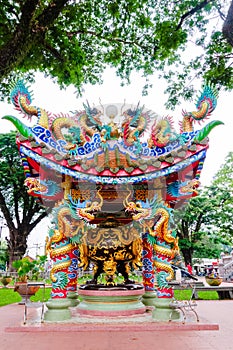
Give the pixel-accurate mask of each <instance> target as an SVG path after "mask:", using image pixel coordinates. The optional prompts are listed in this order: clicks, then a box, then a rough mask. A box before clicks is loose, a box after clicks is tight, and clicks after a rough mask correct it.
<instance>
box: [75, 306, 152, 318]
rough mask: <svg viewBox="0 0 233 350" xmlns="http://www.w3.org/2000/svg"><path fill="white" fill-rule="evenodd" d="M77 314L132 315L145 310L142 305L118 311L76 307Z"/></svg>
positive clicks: (142, 312)
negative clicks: (138, 307)
mask: <svg viewBox="0 0 233 350" xmlns="http://www.w3.org/2000/svg"><path fill="white" fill-rule="evenodd" d="M77 311H78V314H80V315H89V316H106V317H114V316H133V315H136V314H137V315H138V314H144V313H145V312H146V307H142V308H140V309H136V310H118V311H100V310H82V309H78V310H77Z"/></svg>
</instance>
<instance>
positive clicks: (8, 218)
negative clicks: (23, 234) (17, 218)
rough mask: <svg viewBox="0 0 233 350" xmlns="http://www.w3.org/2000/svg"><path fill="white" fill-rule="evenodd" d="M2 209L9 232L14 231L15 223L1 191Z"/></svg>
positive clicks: (0, 202)
mask: <svg viewBox="0 0 233 350" xmlns="http://www.w3.org/2000/svg"><path fill="white" fill-rule="evenodd" d="M0 209H1V211H2V213H3V216H4V218H5V220H6V223H7V226H8V228H9V230H14V229H15V226H14V223H13V220H12V217H11V214H10V211H9V209H8V208H7V205H6V202H5V198H4V196H3V194H2V192H1V191H0Z"/></svg>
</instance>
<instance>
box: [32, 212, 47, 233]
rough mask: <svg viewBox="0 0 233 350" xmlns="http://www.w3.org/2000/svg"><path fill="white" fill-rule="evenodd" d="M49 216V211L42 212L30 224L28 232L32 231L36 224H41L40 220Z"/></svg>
mask: <svg viewBox="0 0 233 350" xmlns="http://www.w3.org/2000/svg"><path fill="white" fill-rule="evenodd" d="M46 216H47V212H46V211H44V212H43V213H41V214H40V215H39V216H38V217H37V218H36V220H35V221H33V222H32V223H31V224H30V225H28V230H29V231H28V232H29V233H30V232H31V231H32V230H33V229H34V228H35V227H36V225H38V224H39V222H41V220H43V219H44V218H45V217H46Z"/></svg>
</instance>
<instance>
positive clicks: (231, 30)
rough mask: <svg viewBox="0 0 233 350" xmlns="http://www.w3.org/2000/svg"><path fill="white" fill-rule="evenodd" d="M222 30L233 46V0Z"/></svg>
mask: <svg viewBox="0 0 233 350" xmlns="http://www.w3.org/2000/svg"><path fill="white" fill-rule="evenodd" d="M222 32H223V35H224V36H225V38H226V39H227V42H228V43H229V44H230V45H231V46H232V47H233V0H232V1H231V5H230V7H229V10H228V13H227V18H226V20H225V22H224V24H223V28H222Z"/></svg>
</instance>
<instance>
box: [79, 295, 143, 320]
mask: <svg viewBox="0 0 233 350" xmlns="http://www.w3.org/2000/svg"><path fill="white" fill-rule="evenodd" d="M143 294H144V289H139V290H85V289H80V290H79V296H80V297H81V299H82V300H81V302H80V304H79V305H78V307H77V311H78V313H79V314H80V315H89V316H106V317H108V316H110V317H112V316H132V315H136V314H143V313H145V311H146V308H145V306H144V304H143V303H142V302H141V297H142V295H143Z"/></svg>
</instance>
